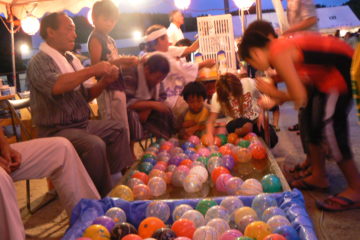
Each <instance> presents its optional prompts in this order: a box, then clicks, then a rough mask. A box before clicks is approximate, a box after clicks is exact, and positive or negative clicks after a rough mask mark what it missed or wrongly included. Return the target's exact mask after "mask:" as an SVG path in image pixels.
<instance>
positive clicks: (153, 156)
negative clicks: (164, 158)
mask: <svg viewBox="0 0 360 240" xmlns="http://www.w3.org/2000/svg"><path fill="white" fill-rule="evenodd" d="M146 158H153V159H156V156H155V155H154V154H151V153H145V154H144V155H142V157H141V160H144V159H146Z"/></svg>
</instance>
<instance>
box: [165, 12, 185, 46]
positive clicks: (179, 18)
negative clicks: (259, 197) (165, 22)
mask: <svg viewBox="0 0 360 240" xmlns="http://www.w3.org/2000/svg"><path fill="white" fill-rule="evenodd" d="M169 20H170V25H169V27H168V29H167V35H168V38H169V42H170V43H171V45H175V43H177V41H179V40H181V39H184V34H183V32H182V30H181V28H180V27H181V25H183V24H184V16H183V14H182V12H181V11H180V10H173V11H172V12H171V13H170V14H169Z"/></svg>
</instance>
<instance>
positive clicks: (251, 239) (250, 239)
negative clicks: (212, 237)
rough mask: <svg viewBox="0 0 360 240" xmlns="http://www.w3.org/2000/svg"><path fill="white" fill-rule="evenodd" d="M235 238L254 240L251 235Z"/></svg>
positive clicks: (238, 239)
mask: <svg viewBox="0 0 360 240" xmlns="http://www.w3.org/2000/svg"><path fill="white" fill-rule="evenodd" d="M235 240H254V239H253V238H251V237H246V236H241V237H238V238H236V239H235Z"/></svg>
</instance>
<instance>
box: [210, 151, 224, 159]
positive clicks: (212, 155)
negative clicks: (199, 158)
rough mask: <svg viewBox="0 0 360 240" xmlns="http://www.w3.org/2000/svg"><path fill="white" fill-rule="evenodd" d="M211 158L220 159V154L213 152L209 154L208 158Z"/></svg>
mask: <svg viewBox="0 0 360 240" xmlns="http://www.w3.org/2000/svg"><path fill="white" fill-rule="evenodd" d="M211 157H222V154H221V153H219V152H213V153H212V154H210V157H209V158H211Z"/></svg>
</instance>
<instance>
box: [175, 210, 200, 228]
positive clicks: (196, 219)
mask: <svg viewBox="0 0 360 240" xmlns="http://www.w3.org/2000/svg"><path fill="white" fill-rule="evenodd" d="M181 218H185V219H189V220H191V221H193V223H194V224H195V227H196V228H199V227H201V226H204V225H205V218H204V216H203V215H202V214H201V213H200V212H199V211H197V210H188V211H186V212H185V213H184V214H183V215H182V216H181Z"/></svg>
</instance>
